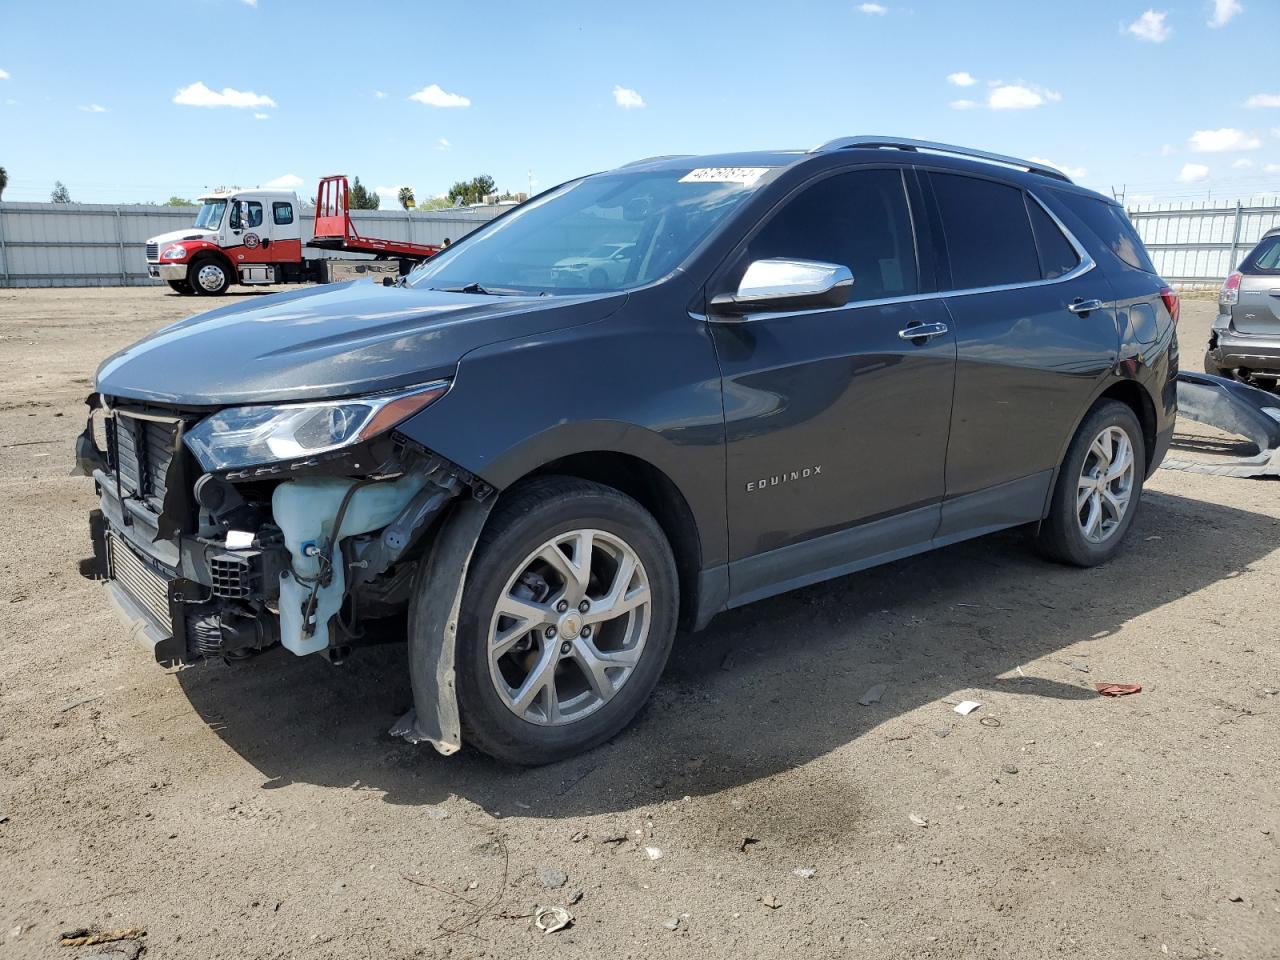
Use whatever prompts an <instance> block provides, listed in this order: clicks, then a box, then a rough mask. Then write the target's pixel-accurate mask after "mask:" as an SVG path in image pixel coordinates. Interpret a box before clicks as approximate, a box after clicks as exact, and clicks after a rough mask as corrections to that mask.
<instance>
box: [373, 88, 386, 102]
mask: <svg viewBox="0 0 1280 960" xmlns="http://www.w3.org/2000/svg"><path fill="white" fill-rule="evenodd" d="M373 97H374V99H375V100H385V99H387V91H385V90H375V91H373Z"/></svg>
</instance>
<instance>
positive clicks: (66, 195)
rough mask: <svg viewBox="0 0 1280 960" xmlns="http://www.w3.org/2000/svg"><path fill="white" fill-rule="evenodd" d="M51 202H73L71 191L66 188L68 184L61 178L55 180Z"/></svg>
mask: <svg viewBox="0 0 1280 960" xmlns="http://www.w3.org/2000/svg"><path fill="white" fill-rule="evenodd" d="M49 202H50V203H70V202H71V191H69V190H68V189H67V188H66V185H65V184H64V183H63V182H62V181H61V180H55V181H54V182H53V192H52V193H50V194H49Z"/></svg>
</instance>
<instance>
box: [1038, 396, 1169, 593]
mask: <svg viewBox="0 0 1280 960" xmlns="http://www.w3.org/2000/svg"><path fill="white" fill-rule="evenodd" d="M1146 462H1147V458H1146V444H1145V441H1144V439H1143V436H1142V427H1141V425H1140V424H1139V423H1138V418H1137V417H1136V416H1135V415H1134V412H1133V411H1132V410H1131V409H1130V408H1129V407H1128V406H1126V405H1125V404H1123V403H1120V402H1119V401H1118V400H1104V401H1102V402H1100V403H1099V404H1097V405H1096V406H1095V407H1094V408H1093V410H1092V411H1091V412H1090V414H1089V415H1088V416H1087V417H1085V420H1084V423H1082V424H1081V425H1080V429H1079V430H1078V431H1076V435H1075V438H1074V439H1073V440H1072V441H1071V446H1070V447H1069V448H1068V449H1067V455H1066V457H1065V459H1064V460H1063V461H1062V468H1061V469H1060V470H1059V471H1058V480H1057V483H1056V485H1055V486H1054V490H1053V499H1052V501H1051V503H1050V508H1049V516H1048V517H1047V518H1046V519H1045V521H1044V522H1043V523H1042V524H1041V525H1040V531H1039V534H1038V536H1037V546H1038V547H1039V549H1040V551H1041V552H1042V553H1043V554H1045V555H1046V556H1048V557H1050V558H1051V559H1054V560H1058V561H1061V562H1062V563H1071V564H1075V565H1076V566H1080V567H1092V566H1095V565H1097V564H1099V563H1103V562H1105V561H1107V560H1110V559H1111V558H1112V557H1113V556H1115V554H1116V552H1117V551H1118V550H1119V549H1120V543H1121V541H1122V540H1123V539H1124V535H1125V533H1127V532H1128V530H1129V527H1130V526H1131V525H1132V524H1133V518H1134V515H1135V514H1136V513H1137V511H1138V501H1139V498H1140V497H1141V496H1142V483H1143V480H1144V479H1145V475H1146Z"/></svg>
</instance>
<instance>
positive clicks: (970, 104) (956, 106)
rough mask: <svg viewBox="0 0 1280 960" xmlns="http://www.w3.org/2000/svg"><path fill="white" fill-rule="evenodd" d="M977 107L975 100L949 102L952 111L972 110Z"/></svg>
mask: <svg viewBox="0 0 1280 960" xmlns="http://www.w3.org/2000/svg"><path fill="white" fill-rule="evenodd" d="M977 105H978V101H977V100H952V101H951V109H952V110H972V109H973V108H974V107H976V106H977Z"/></svg>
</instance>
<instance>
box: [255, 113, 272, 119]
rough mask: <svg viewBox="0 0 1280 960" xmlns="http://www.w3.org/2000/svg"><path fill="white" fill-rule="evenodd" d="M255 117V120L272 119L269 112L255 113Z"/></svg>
mask: <svg viewBox="0 0 1280 960" xmlns="http://www.w3.org/2000/svg"><path fill="white" fill-rule="evenodd" d="M253 119H255V120H270V119H271V114H269V113H255V114H254V115H253Z"/></svg>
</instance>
